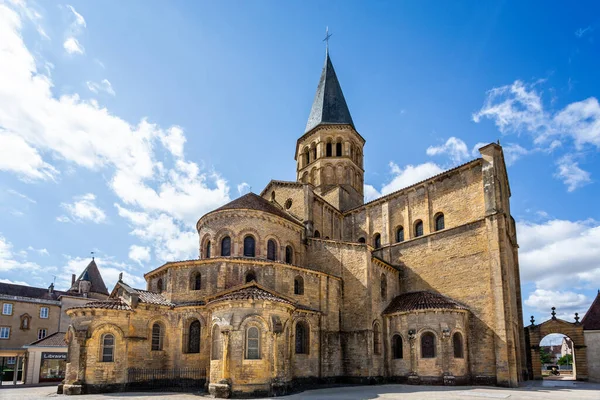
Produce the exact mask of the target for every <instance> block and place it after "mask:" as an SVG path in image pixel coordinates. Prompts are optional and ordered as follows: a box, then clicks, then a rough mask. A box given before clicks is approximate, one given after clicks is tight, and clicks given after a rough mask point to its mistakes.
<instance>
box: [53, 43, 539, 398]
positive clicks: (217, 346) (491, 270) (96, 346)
mask: <svg viewBox="0 0 600 400" xmlns="http://www.w3.org/2000/svg"><path fill="white" fill-rule="evenodd" d="M364 144H365V139H364V138H363V137H362V136H361V135H360V134H359V133H358V132H357V130H356V129H355V126H354V122H353V120H352V118H351V116H350V112H349V110H348V107H347V105H346V101H345V99H344V96H343V94H342V90H341V87H340V84H339V82H338V79H337V77H336V74H335V71H334V69H333V65H332V63H331V59H330V57H329V54H327V56H326V60H325V66H324V68H323V72H322V75H321V79H320V82H319V85H318V88H317V93H316V96H315V100H314V103H313V106H312V109H311V112H310V117H309V120H308V123H307V126H306V130H305V132H304V134H303V135H302V136H301V137H300V138H299V139H298V141H297V144H296V151H295V154H296V156H295V157H296V160H297V181H296V182H283V181H276V180H274V181H271V182H270V183H269V184H268V185H267V187H266V188H265V189H264V190H263V191H262V193H261V194H260V195H256V194H254V193H249V194H246V195H245V196H242V197H240V198H238V199H236V200H234V201H232V202H230V203H229V204H226V205H224V206H222V207H220V208H218V209H216V210H214V211H212V212H209V213H207V214H205V215H204V216H202V218H200V220H199V221H198V223H197V225H196V228H197V231H198V235H199V250H200V251H199V252H200V257H199V259H194V260H185V261H173V262H168V263H166V264H164V265H162V266H160V267H158V268H156V269H154V270H152V271H149V272H148V273H147V274H145V279H146V282H147V287H146V289H145V290H142V289H135V288H132V287H130V286H129V285H127V284H125V283H124V282H122V281H119V282H118V283H117V285H116V286H115V288H114V289H113V291H112V292H111V294H110V298H109V300H108V301H97V302H92V303H88V304H85V305H83V306H78V307H74V308H72V309H70V310H68V311H67V313H68V315H69V316H70V317H71V321H72V325H71V326H70V327H69V330H68V333H67V343H68V345H69V357H70V362H69V363H67V376H66V378H65V386H64V389H65V393H69V394H75V393H79V392H81V391H102V390H104V391H106V390H115V389H122V388H123V387H124V385H126V384H127V383H128V382H129V379H131V378H130V377H128V373H129V372H135V373H136V374H137V373H138V371H132V370H131V369H151V370H152V371H154V373H155V374H157V373H164V375H165V376H167V375H169V376H176V375H177V374H178V373H179V372H178V371H180V369H181V368H200V369H206V371H207V373H206V379H207V380H208V383H209V385H208V387H209V391H210V392H211V393H213V394H215V395H216V396H228V395H230V394H232V393H233V394H239V393H244V394H250V393H254V394H259V393H263V394H264V393H271V394H278V393H283V392H286V391H287V390H289V389H290V388H291V389H293V388H294V386H295V385H297V384H303V383H309V384H317V383H319V382H335V381H340V382H373V381H386V380H387V381H409V382H411V383H419V382H423V383H426V382H432V383H444V384H456V383H474V384H498V385H502V386H511V387H516V386H517V385H518V382H519V381H520V380H521V379H522V377H524V376H526V373H527V365H526V357H525V342H524V330H523V322H522V321H523V315H522V306H521V292H520V278H519V263H518V253H517V252H518V245H517V238H516V232H515V221H514V219H513V218H512V217H511V215H510V203H509V198H510V195H511V192H510V186H509V183H508V176H507V172H506V167H505V163H504V156H503V152H502V148H501V147H500V146H499V145H497V144H489V145H487V146H484V147H482V148H481V149H479V152H480V153H481V158H477V159H475V160H473V161H470V162H468V163H466V164H463V165H461V166H459V167H456V168H454V169H451V170H449V171H446V172H444V173H441V174H439V175H437V176H434V177H432V178H429V179H427V180H424V181H422V182H419V183H417V184H414V185H411V186H409V187H407V188H405V189H402V190H399V191H397V192H394V193H391V194H389V195H386V196H384V197H381V198H379V199H377V200H374V201H371V202H368V203H366V204H365V203H364V195H363V187H364V170H363V154H364V153H363V147H364ZM259 162H260V160H259ZM263 162H268V158H267V159H264V160H263ZM161 371H162V372H161ZM129 376H131V375H129Z"/></svg>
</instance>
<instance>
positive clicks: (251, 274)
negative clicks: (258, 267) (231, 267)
mask: <svg viewBox="0 0 600 400" xmlns="http://www.w3.org/2000/svg"><path fill="white" fill-rule="evenodd" d="M252 281H256V274H255V273H254V271H250V272H248V273H247V274H246V283H250V282H252Z"/></svg>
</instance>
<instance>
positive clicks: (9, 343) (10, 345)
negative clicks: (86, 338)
mask: <svg viewBox="0 0 600 400" xmlns="http://www.w3.org/2000/svg"><path fill="white" fill-rule="evenodd" d="M6 303H9V304H12V306H13V307H12V315H3V314H0V326H8V327H10V337H9V338H8V339H0V350H2V349H16V348H20V347H21V346H23V345H27V344H29V343H32V342H34V341H36V340H38V330H39V329H46V333H47V335H50V334H52V333H54V332H56V331H58V327H59V323H58V321H59V318H60V303H59V302H58V301H45V300H39V301H37V300H35V299H31V301H21V300H11V299H0V307H1V308H0V312H1V311H2V310H3V307H4V306H3V305H4V304H6ZM41 307H47V308H48V318H40V308H41ZM25 314H27V315H29V316H30V317H31V318H30V325H29V329H21V316H23V315H25Z"/></svg>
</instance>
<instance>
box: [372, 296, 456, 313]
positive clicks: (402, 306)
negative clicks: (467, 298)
mask: <svg viewBox="0 0 600 400" xmlns="http://www.w3.org/2000/svg"><path fill="white" fill-rule="evenodd" d="M442 309H443V310H448V309H449V310H467V309H468V308H467V307H465V306H463V305H462V304H460V303H457V302H456V301H454V300H452V299H450V298H448V297H445V296H442V295H440V294H436V293H432V292H427V291H423V292H410V293H404V294H401V295H400V296H396V297H395V298H394V299H393V300H392V302H391V303H390V305H389V306H387V308H386V309H385V310H384V311H383V313H384V314H392V313H396V312H407V311H416V310H442Z"/></svg>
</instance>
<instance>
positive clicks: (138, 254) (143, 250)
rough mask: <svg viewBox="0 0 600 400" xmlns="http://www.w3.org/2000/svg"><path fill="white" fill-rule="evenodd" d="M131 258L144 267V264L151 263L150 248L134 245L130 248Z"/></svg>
mask: <svg viewBox="0 0 600 400" xmlns="http://www.w3.org/2000/svg"><path fill="white" fill-rule="evenodd" d="M129 258H130V259H131V260H132V261H135V262H136V263H138V264H140V265H142V262H148V261H150V248H149V247H144V246H138V245H135V244H134V245H132V246H130V247H129Z"/></svg>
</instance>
